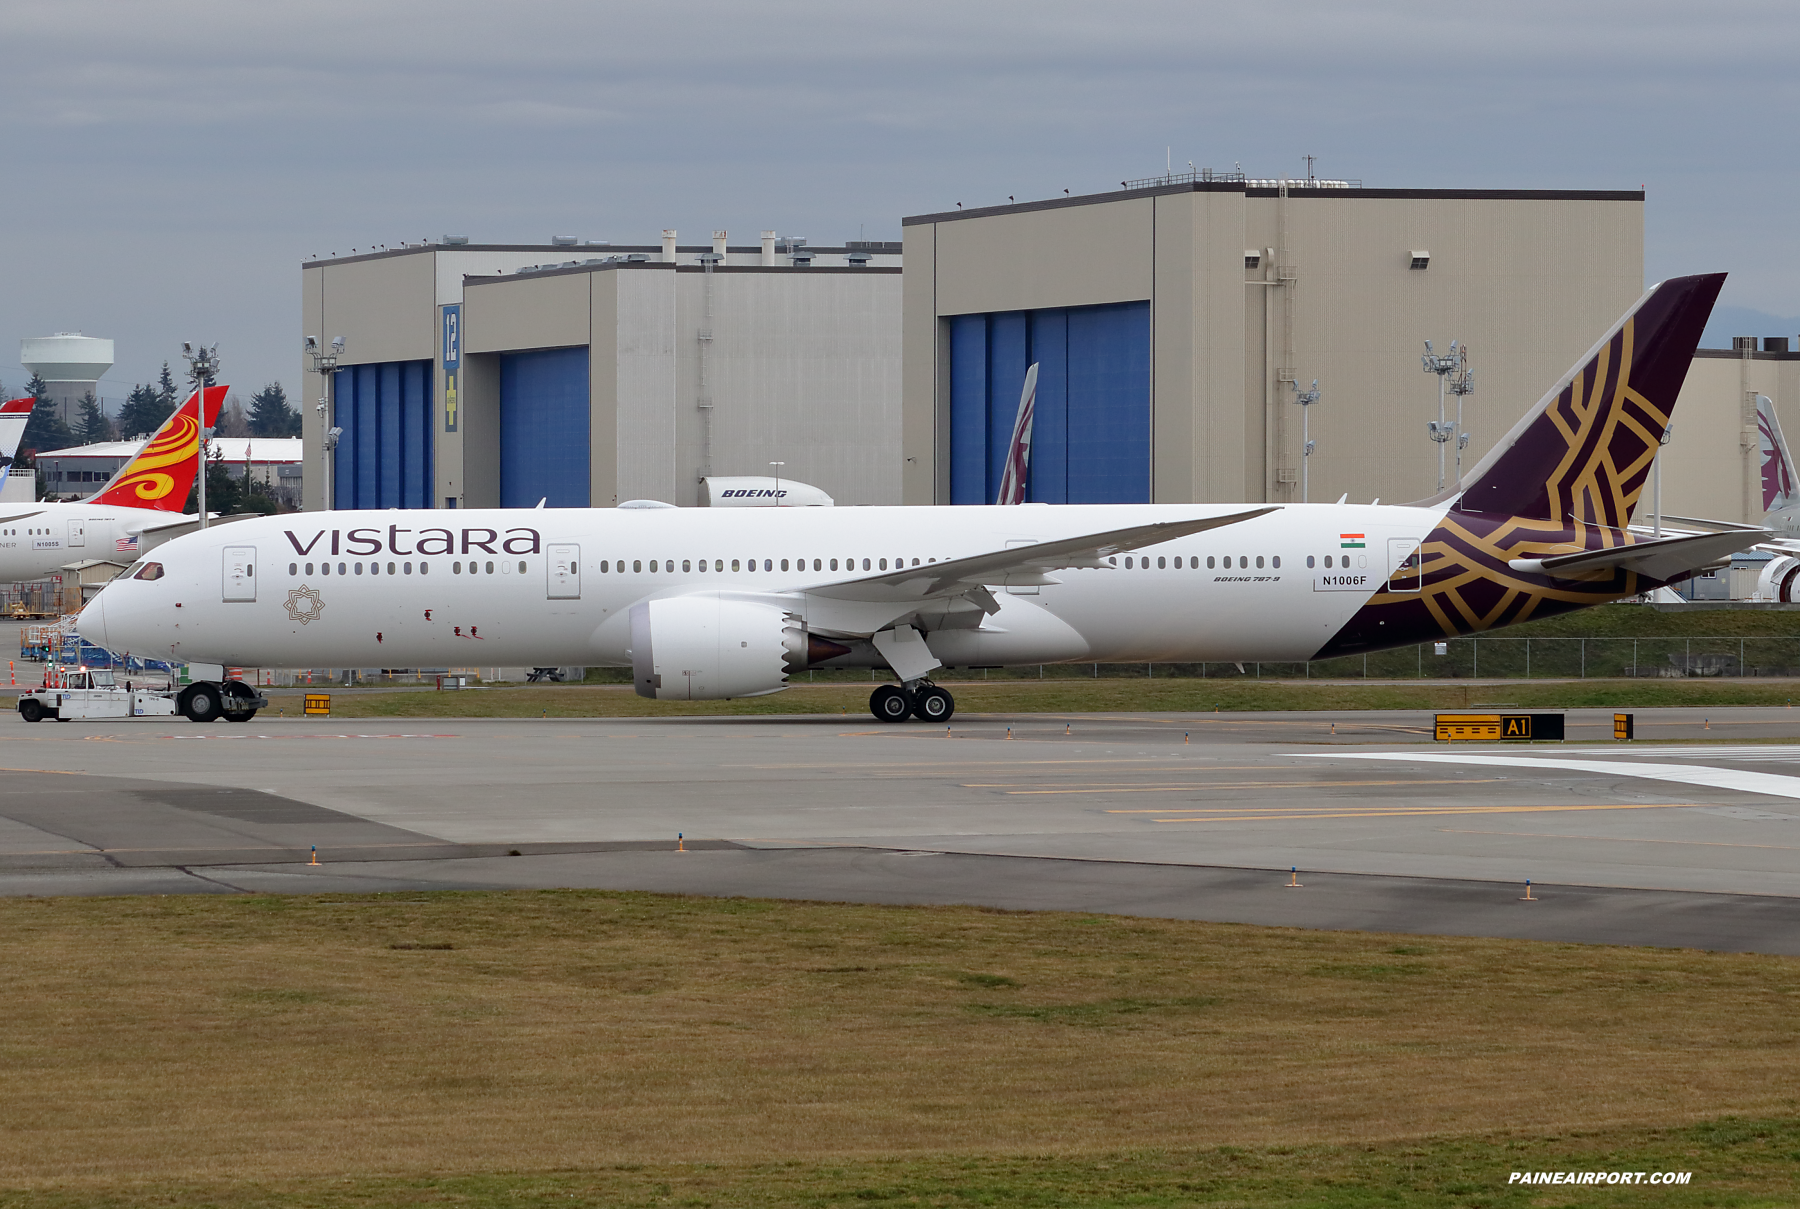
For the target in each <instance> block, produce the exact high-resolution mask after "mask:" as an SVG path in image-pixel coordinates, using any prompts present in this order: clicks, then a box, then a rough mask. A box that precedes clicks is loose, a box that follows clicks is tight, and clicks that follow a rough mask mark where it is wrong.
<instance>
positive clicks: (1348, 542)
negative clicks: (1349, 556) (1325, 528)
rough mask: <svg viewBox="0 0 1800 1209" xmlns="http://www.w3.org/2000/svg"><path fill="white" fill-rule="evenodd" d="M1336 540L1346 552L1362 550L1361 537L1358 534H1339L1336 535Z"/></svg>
mask: <svg viewBox="0 0 1800 1209" xmlns="http://www.w3.org/2000/svg"><path fill="white" fill-rule="evenodd" d="M1338 540H1339V541H1340V542H1342V543H1343V548H1344V549H1346V550H1361V549H1362V548H1363V535H1362V534H1360V533H1340V534H1338Z"/></svg>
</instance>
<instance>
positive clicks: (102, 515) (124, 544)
mask: <svg viewBox="0 0 1800 1209" xmlns="http://www.w3.org/2000/svg"><path fill="white" fill-rule="evenodd" d="M229 390H230V387H226V386H209V387H207V388H206V421H207V427H209V428H210V427H211V426H212V424H213V422H214V421H215V420H217V419H218V415H219V407H220V405H221V404H223V403H224V402H225V395H226V393H227V392H228V391H229ZM198 409H199V403H198V402H197V400H196V398H195V396H194V395H189V396H188V397H187V401H186V402H185V403H183V404H182V405H181V406H180V407H178V408H176V409H175V412H174V414H172V415H171V416H170V417H169V418H168V419H167V420H165V421H164V422H163V426H162V427H161V428H159V429H157V430H156V433H155V435H154V436H152V437H151V438H150V440H149V441H147V442H146V443H145V444H144V447H143V448H142V449H140V450H138V452H137V456H136V457H134V458H132V459H131V461H129V462H127V463H125V465H123V466H121V467H120V468H119V472H118V473H117V474H115V475H113V477H112V479H111V481H109V482H108V483H107V484H106V486H104V487H102V488H101V489H100V490H99V491H97V492H95V493H94V494H93V495H91V496H89V497H88V498H87V499H84V500H75V501H71V502H68V503H39V504H17V505H14V506H12V507H4V506H0V583H12V582H15V581H17V580H22V579H40V578H42V577H43V576H46V575H53V574H55V573H56V570H57V568H59V567H62V566H65V565H67V564H68V563H70V562H74V561H76V560H78V559H84V558H110V559H117V560H119V561H121V562H122V561H125V560H124V559H121V558H119V556H120V555H128V556H129V557H130V558H136V557H137V556H138V554H139V553H140V552H141V550H142V549H144V548H146V547H147V546H148V545H150V544H151V543H152V542H153V541H154V540H155V539H156V538H157V537H158V536H159V535H162V534H166V533H168V532H170V531H176V532H179V531H181V530H183V529H184V528H186V527H188V526H191V525H193V524H195V523H196V520H195V518H194V517H192V516H186V517H184V516H183V515H182V511H181V509H182V505H183V504H185V503H186V502H187V497H188V492H189V491H191V490H192V489H193V486H194V473H195V470H196V467H197V460H198V458H199V455H200V424H199V422H198V421H197V420H196V418H195V416H196V414H197V412H198ZM21 431H22V430H21Z"/></svg>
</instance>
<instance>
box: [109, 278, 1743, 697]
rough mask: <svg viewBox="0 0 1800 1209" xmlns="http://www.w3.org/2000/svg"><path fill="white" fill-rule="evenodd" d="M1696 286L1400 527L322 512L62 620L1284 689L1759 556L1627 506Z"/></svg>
mask: <svg viewBox="0 0 1800 1209" xmlns="http://www.w3.org/2000/svg"><path fill="white" fill-rule="evenodd" d="M1723 281H1724V276H1723V275H1722V274H1718V275H1711V276H1702V277H1686V278H1678V279H1675V280H1672V281H1669V282H1665V283H1663V284H1662V285H1659V286H1656V287H1654V288H1653V289H1651V290H1650V291H1649V292H1648V293H1646V294H1645V295H1644V297H1643V298H1641V299H1640V300H1639V301H1638V302H1637V304H1636V305H1635V306H1633V307H1632V309H1631V310H1630V312H1629V313H1627V314H1626V315H1625V317H1624V318H1623V319H1621V320H1620V321H1619V323H1618V324H1617V326H1615V327H1614V328H1613V329H1612V331H1611V332H1609V333H1608V334H1607V335H1606V336H1605V337H1604V338H1603V339H1602V340H1601V341H1600V342H1599V343H1598V344H1596V345H1595V346H1594V348H1593V349H1592V350H1591V351H1590V352H1589V353H1588V354H1587V355H1586V356H1585V357H1583V358H1582V360H1581V362H1580V363H1579V364H1578V365H1577V366H1576V367H1575V368H1574V369H1572V370H1570V371H1569V373H1568V375H1566V376H1565V377H1564V378H1563V379H1562V381H1561V382H1559V383H1558V384H1557V385H1556V386H1555V387H1553V388H1552V389H1551V390H1550V392H1549V393H1548V394H1547V395H1545V397H1544V398H1543V400H1542V401H1541V402H1539V404H1538V405H1537V406H1536V407H1535V408H1534V409H1532V411H1531V412H1530V413H1529V414H1527V415H1526V416H1525V417H1524V418H1523V419H1522V420H1520V421H1519V423H1518V424H1517V425H1516V426H1515V427H1514V428H1513V430H1512V432H1511V433H1509V434H1508V435H1507V437H1506V438H1505V439H1504V440H1502V441H1501V442H1500V443H1499V444H1498V445H1497V446H1495V448H1494V449H1493V450H1492V451H1491V452H1490V453H1489V454H1488V455H1487V456H1486V457H1485V458H1484V459H1483V460H1482V461H1481V463H1480V464H1479V465H1478V466H1476V467H1475V469H1474V470H1473V471H1472V472H1471V473H1470V474H1469V475H1468V476H1467V477H1466V484H1467V486H1466V488H1465V490H1464V491H1463V493H1462V494H1461V495H1460V496H1459V495H1456V494H1455V493H1447V494H1446V495H1443V496H1440V497H1438V498H1436V499H1434V500H1429V501H1425V502H1423V503H1420V504H1415V505H1405V506H1391V505H1390V506H1381V505H1377V504H1286V505H1279V504H1131V505H1125V504H1104V505H1099V504H1097V505H1067V506H1048V505H1025V506H1005V507H943V508H854V509H852V508H767V509H762V508H753V509H737V510H725V511H719V510H714V509H699V508H645V509H623V508H621V509H608V510H591V509H534V510H469V511H435V510H428V511H407V512H333V513H311V514H305V515H301V516H276V517H266V518H259V519H251V520H245V521H240V522H237V523H235V524H233V525H231V526H229V527H227V528H223V529H209V530H205V531H201V532H197V533H191V534H188V535H185V536H182V537H179V538H176V539H175V540H173V541H171V542H169V543H168V544H167V545H165V546H163V547H162V548H160V549H159V550H157V551H156V552H155V554H154V559H153V560H152V559H148V558H147V559H145V560H143V561H141V562H140V563H139V565H138V566H137V568H136V570H135V571H134V572H132V573H130V574H129V575H125V576H121V577H120V578H119V579H117V580H115V581H113V583H112V584H110V585H109V586H108V587H107V588H106V590H105V591H103V592H101V593H100V594H99V595H98V596H97V597H96V598H95V599H94V601H93V603H91V604H90V605H89V606H88V608H87V610H86V611H85V612H83V614H82V616H81V624H80V630H81V633H82V636H83V637H85V638H86V639H87V640H88V641H90V642H94V643H97V644H99V645H100V646H103V647H106V648H108V649H110V650H112V651H114V652H115V653H120V654H123V653H130V654H132V655H138V656H143V657H147V658H155V659H166V658H174V659H179V660H187V661H190V663H191V664H192V665H193V674H194V678H195V680H196V682H197V683H196V684H195V685H194V686H193V687H191V688H189V689H188V690H187V691H186V692H185V693H184V695H183V697H182V699H181V708H182V712H183V713H185V714H186V715H187V716H189V717H190V718H194V719H196V720H210V719H213V718H217V717H220V716H224V717H227V718H235V719H244V718H248V717H249V716H251V714H253V713H254V703H255V702H256V698H255V696H254V694H253V693H252V691H251V690H250V689H249V688H248V687H247V686H244V685H242V684H241V683H238V682H231V683H223V684H222V683H219V681H222V680H223V678H224V668H225V667H226V666H228V665H236V666H245V665H249V666H269V667H284V666H310V667H321V666H338V667H374V666H380V667H414V666H426V667H429V666H439V667H442V666H455V665H467V664H490V665H492V664H510V665H527V666H549V665H558V664H585V665H596V664H599V665H606V664H612V665H618V666H624V667H630V668H631V669H632V673H633V679H634V682H635V683H636V686H637V691H638V692H639V693H640V694H641V695H643V696H646V697H653V698H659V699H664V700H668V699H681V700H699V699H706V698H720V697H746V696H756V695H761V694H765V693H773V692H777V691H780V690H781V689H782V688H784V687H786V685H787V680H788V676H789V675H790V674H791V673H793V672H795V671H798V670H801V669H804V668H808V667H869V666H873V667H888V668H891V669H892V670H893V671H894V672H895V673H896V675H897V677H898V678H899V680H900V682H901V683H900V684H898V685H883V686H882V687H880V688H878V689H876V690H875V693H874V695H873V697H872V698H871V700H870V708H871V709H872V710H873V712H874V714H875V716H876V717H877V718H881V719H883V720H885V721H895V722H897V721H902V720H904V719H905V718H907V717H908V716H909V715H910V716H916V717H919V718H922V719H925V720H928V721H934V722H941V721H943V720H944V719H946V718H948V717H950V715H951V713H952V711H953V710H954V708H955V703H954V701H953V700H952V699H951V696H950V694H949V693H947V692H945V691H944V690H943V689H942V688H941V687H939V686H937V685H935V684H934V683H933V682H932V674H933V673H934V672H936V671H937V670H938V669H939V668H942V667H982V666H1004V665H1009V664H1011V665H1029V664H1037V663H1059V662H1088V661H1101V662H1114V661H1146V660H1153V661H1157V662H1190V661H1191V662H1199V661H1201V660H1208V661H1214V660H1216V661H1242V660H1252V659H1255V660H1270V661H1286V660H1309V659H1316V658H1322V657H1327V656H1333V655H1343V654H1351V653H1359V652H1362V651H1370V650H1379V649H1382V648H1386V647H1393V646H1402V645H1407V644H1411V643H1416V642H1421V641H1430V640H1433V639H1442V638H1445V637H1447V636H1455V635H1461V634H1470V633H1478V632H1482V631H1486V630H1490V629H1494V628H1497V627H1500V626H1505V625H1510V624H1512V623H1514V622H1519V621H1524V620H1527V619H1530V618H1536V617H1543V616H1550V615H1553V614H1557V613H1562V612H1567V611H1569V610H1572V609H1579V608H1583V607H1586V606H1589V605H1596V604H1601V603H1603V602H1606V601H1610V600H1617V599H1620V598H1622V597H1628V596H1632V595H1636V594H1638V593H1640V592H1643V591H1645V590H1647V589H1648V588H1652V587H1655V586H1658V585H1661V584H1666V583H1669V582H1672V581H1676V580H1680V579H1682V578H1685V577H1686V576H1687V575H1689V574H1691V573H1692V572H1693V570H1694V569H1695V568H1698V567H1702V566H1706V565H1708V564H1710V563H1713V562H1715V561H1716V560H1717V559H1718V558H1720V557H1721V556H1723V555H1726V554H1729V553H1731V552H1732V551H1734V550H1739V549H1742V548H1743V547H1744V546H1745V545H1746V544H1748V541H1754V540H1758V538H1759V537H1760V536H1762V535H1763V534H1762V531H1760V530H1759V531H1755V535H1754V536H1750V537H1748V539H1747V538H1746V533H1745V532H1744V531H1743V530H1735V531H1733V532H1729V533H1700V534H1694V535H1684V536H1681V537H1674V538H1666V539H1663V540H1652V539H1649V538H1647V537H1645V536H1643V535H1641V534H1634V533H1632V532H1631V531H1630V530H1629V528H1628V526H1629V525H1630V523H1631V516H1632V512H1633V509H1634V508H1635V507H1636V505H1637V502H1638V497H1639V495H1640V494H1641V492H1642V490H1643V486H1644V481H1645V478H1646V475H1647V473H1648V471H1649V468H1650V463H1651V460H1652V458H1653V456H1654V455H1655V453H1656V451H1657V449H1658V441H1659V439H1660V437H1661V436H1662V434H1663V431H1664V429H1665V427H1666V425H1667V424H1668V420H1669V415H1670V412H1671V410H1672V409H1673V407H1674V405H1675V399H1676V396H1677V394H1678V393H1679V392H1680V389H1681V384H1682V381H1683V379H1684V378H1685V377H1686V374H1687V368H1688V364H1689V362H1690V360H1691V358H1692V354H1693V350H1694V347H1695V345H1696V344H1697V343H1698V342H1699V337H1700V332H1701V329H1702V328H1703V327H1704V326H1705V324H1706V319H1707V316H1708V314H1709V313H1710V312H1711V309H1712V305H1713V301H1714V299H1715V298H1716V297H1717V296H1718V292H1719V287H1720V285H1721V284H1722V282H1723Z"/></svg>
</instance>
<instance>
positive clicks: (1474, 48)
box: [0, 0, 1800, 397]
mask: <svg viewBox="0 0 1800 1209" xmlns="http://www.w3.org/2000/svg"><path fill="white" fill-rule="evenodd" d="M0 48H4V49H3V50H0V54H3V55H4V61H5V64H6V68H7V86H6V89H5V94H4V95H5V100H4V102H3V103H0V174H3V175H0V275H3V280H4V290H3V291H0V382H3V383H4V384H5V385H6V386H7V387H8V388H9V389H10V390H14V391H16V390H17V389H18V388H19V387H21V386H22V385H23V384H24V373H23V371H22V370H21V369H20V368H19V367H18V365H17V360H18V341H19V339H20V338H21V337H24V336H35V335H45V334H48V333H51V332H54V331H66V330H80V331H84V332H86V333H88V334H89V335H100V336H110V337H112V338H114V339H115V340H116V341H117V342H118V366H117V368H115V369H114V371H113V372H112V374H111V375H109V376H108V378H107V379H106V381H105V383H104V393H106V394H107V395H108V396H109V397H117V396H122V395H123V394H124V393H125V391H126V390H128V389H129V388H130V385H131V383H132V382H133V381H139V380H144V379H147V378H148V377H150V376H151V375H152V374H154V372H155V371H156V369H157V367H158V366H159V365H160V364H161V362H162V361H163V359H164V358H170V359H172V360H174V359H176V354H177V353H178V351H179V349H180V342H181V341H182V340H183V339H203V340H206V341H208V342H211V341H215V340H216V341H218V342H219V344H220V346H221V353H222V356H223V360H224V364H225V369H226V372H225V375H224V376H225V378H226V379H227V380H228V381H231V382H232V383H233V384H234V385H237V386H239V387H247V388H251V389H254V388H255V387H256V386H259V385H261V384H262V383H264V382H268V381H271V380H280V381H282V382H283V383H285V384H286V385H287V386H288V388H289V391H290V394H291V393H292V392H293V391H294V388H295V387H296V386H297V384H298V381H299V364H300V358H299V354H298V343H299V336H298V333H299V293H300V269H299V265H300V262H301V261H302V260H303V259H304V258H306V257H307V256H309V255H311V254H313V253H321V254H323V253H330V252H337V253H348V252H350V251H351V249H353V248H362V249H367V248H368V247H369V246H371V245H373V244H377V243H387V244H394V243H399V242H402V241H406V240H417V239H419V238H421V237H424V236H432V237H435V236H437V235H441V234H444V233H455V234H466V235H469V236H470V237H471V238H473V239H474V240H475V241H477V242H538V241H544V240H547V239H548V237H549V236H550V235H552V234H568V235H579V236H582V237H584V238H588V239H610V240H613V241H614V242H619V243H651V242H655V240H656V239H657V237H658V234H659V232H660V230H661V228H663V227H675V228H678V229H679V230H680V231H681V233H682V241H683V242H684V243H687V242H696V243H698V242H703V241H704V240H705V239H706V238H707V236H708V235H709V233H710V232H711V231H712V230H713V229H714V228H718V227H722V228H726V229H729V230H730V231H731V232H732V241H733V242H734V243H737V242H746V243H748V242H754V238H755V236H756V233H757V232H759V231H761V230H763V229H764V228H776V229H778V230H780V231H781V232H782V233H783V234H792V235H800V236H806V237H809V238H810V239H812V240H813V242H814V243H838V242H841V241H842V240H844V239H855V238H857V237H858V236H859V235H862V236H864V237H866V238H870V239H880V238H886V239H897V238H899V234H900V218H901V216H902V215H907V214H916V213H923V212H927V211H931V210H937V209H946V208H950V207H952V206H954V205H955V203H957V202H959V201H960V202H963V203H965V204H966V205H970V206H973V205H982V204H992V203H995V202H1004V201H1005V200H1006V197H1007V195H1008V194H1014V195H1016V196H1018V197H1019V199H1020V200H1021V201H1023V200H1025V199H1027V198H1034V197H1044V196H1049V195H1052V194H1060V193H1061V191H1062V190H1063V189H1064V188H1069V189H1072V190H1073V191H1075V192H1076V193H1081V192H1089V191H1099V190H1104V189H1108V188H1116V187H1117V184H1118V182H1119V181H1120V180H1121V179H1124V178H1126V177H1141V176H1148V175H1151V174H1153V173H1156V172H1159V171H1161V170H1162V167H1163V161H1164V154H1165V152H1164V148H1165V147H1168V148H1172V153H1171V154H1172V156H1173V159H1174V161H1175V163H1176V164H1177V165H1178V166H1185V165H1186V164H1187V163H1188V162H1189V161H1192V162H1193V163H1194V164H1196V165H1198V166H1202V167H1213V168H1225V169H1229V168H1231V167H1232V166H1233V164H1236V163H1241V164H1242V165H1243V167H1244V169H1245V170H1246V171H1248V172H1250V173H1251V174H1252V175H1268V176H1275V175H1279V174H1281V173H1291V174H1299V173H1301V172H1302V171H1303V170H1304V166H1303V161H1302V159H1301V157H1302V156H1304V155H1306V154H1308V153H1311V154H1314V155H1316V156H1318V157H1319V158H1318V171H1319V173H1320V175H1326V176H1345V177H1359V178H1361V179H1362V180H1364V181H1365V182H1366V183H1368V184H1369V185H1374V186H1412V187H1465V186H1467V187H1509V188H1582V189H1632V188H1637V187H1639V186H1644V187H1646V188H1647V189H1648V190H1649V200H1648V205H1647V211H1646V213H1647V228H1648V229H1647V248H1646V253H1647V263H1646V266H1645V271H1646V274H1647V275H1648V277H1649V278H1650V279H1652V280H1655V279H1658V278H1661V277H1665V276H1669V275H1673V274H1677V273H1686V272H1694V271H1702V270H1716V269H1727V270H1729V271H1730V272H1731V274H1732V276H1731V280H1730V282H1729V284H1728V285H1727V286H1726V291H1725V297H1724V299H1723V303H1724V304H1727V305H1731V306H1735V307H1741V308H1749V309H1751V310H1756V311H1762V312H1766V313H1769V314H1771V315H1777V316H1795V315H1800V285H1797V284H1796V282H1797V280H1800V278H1797V270H1800V263H1797V261H1800V256H1797V248H1800V242H1797V240H1796V234H1795V229H1794V217H1793V216H1794V201H1793V199H1794V197H1795V196H1796V188H1795V186H1796V183H1797V182H1796V179H1795V178H1796V175H1797V174H1800V167H1797V165H1800V156H1797V155H1796V153H1795V150H1794V124H1795V122H1794V119H1795V116H1796V105H1795V99H1796V90H1797V88H1800V85H1797V84H1796V82H1795V72H1794V70H1793V64H1794V63H1795V61H1796V60H1797V59H1800V55H1797V54H1796V52H1797V51H1800V6H1796V5H1794V4H1793V3H1791V0H1790V2H1788V3H1779V2H1775V0H1770V2H1766V3H1755V2H1745V3H1729V2H1727V3H1713V4H1706V5H1701V4H1694V3H1691V2H1685V3H1675V2H1673V0H1630V2H1623V0H1621V2H1612V0H1602V2H1595V0H1582V2H1577V3H1569V2H1568V0H1556V2H1542V0H1524V2H1520V0H1512V2H1510V3H1506V4H1492V3H1481V4H1475V3H1465V2H1461V0H1432V2H1430V3H1411V2H1393V3H1373V2H1372V3H1363V4H1346V3H1344V2H1343V0H1329V2H1314V0H1285V2H1281V0H1276V2H1270V0H1263V2H1261V3H1257V4H1254V5H1252V4H1230V5H1227V4H1209V3H1196V2H1191V0H1190V2H1187V3H1163V2H1157V0H1109V2H1107V3H1089V4H1069V3H1061V2H1058V0H1031V2H1029V3H1027V2H1024V0H974V2H971V0H959V2H954V3H951V2H944V0H910V2H908V3H905V4H898V3H855V2H853V0H838V2H837V3H829V4H827V3H815V2H807V0H792V2H788V3H761V4H755V3H752V4H744V3H733V4H726V3H717V2H713V0H689V2H675V3H670V2H667V0H665V2H663V3H659V4H655V5H649V4H638V5H624V4H616V3H606V2H603V0H601V2H596V0H580V2H571V0H509V2H508V3H504V4H497V3H494V2H493V0H483V2H481V3H473V2H468V0H432V2H431V3H424V2H421V0H359V2H357V3H348V2H342V0H339V2H331V3H309V2H307V0H298V2H291V3H286V4H279V5H277V4H265V3H244V2H243V0H234V2H213V0H134V2H133V3H120V2H119V0H107V2H105V3H100V2H95V0H55V2H54V3H50V2H46V0H7V3H5V4H4V5H0ZM1745 321H1746V322H1747V321H1748V320H1747V319H1746V320H1745ZM1781 330H1784V329H1783V328H1782V327H1780V326H1777V327H1774V328H1772V329H1771V334H1772V333H1773V332H1779V331H1781ZM1785 330H1787V331H1788V333H1789V334H1796V332H1797V331H1800V329H1796V328H1795V327H1794V326H1793V324H1791V323H1790V324H1788V325H1787V326H1786V329H1785ZM176 363H177V365H178V366H179V361H178V360H177V362H176Z"/></svg>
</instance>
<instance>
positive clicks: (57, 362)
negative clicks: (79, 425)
mask: <svg viewBox="0 0 1800 1209" xmlns="http://www.w3.org/2000/svg"><path fill="white" fill-rule="evenodd" d="M19 364H20V365H23V366H24V367H25V368H26V369H27V370H28V371H30V372H31V373H34V374H36V375H37V376H38V377H40V378H42V379H43V380H44V385H45V386H46V387H48V388H49V390H50V398H51V399H53V400H54V401H55V402H56V409H57V414H58V415H60V416H62V419H63V423H65V424H69V425H73V424H74V423H75V422H76V421H77V420H79V419H80V418H81V400H82V399H83V398H84V397H85V396H86V395H87V393H88V392H89V391H93V392H94V397H95V398H96V399H98V398H99V397H100V375H101V374H104V373H105V372H106V371H107V370H109V369H111V368H112V366H113V342H112V341H111V340H101V339H98V338H97V337H94V336H84V335H82V334H81V333H80V332H58V333H56V335H54V336H37V337H34V338H31V339H27V340H21V341H19Z"/></svg>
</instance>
